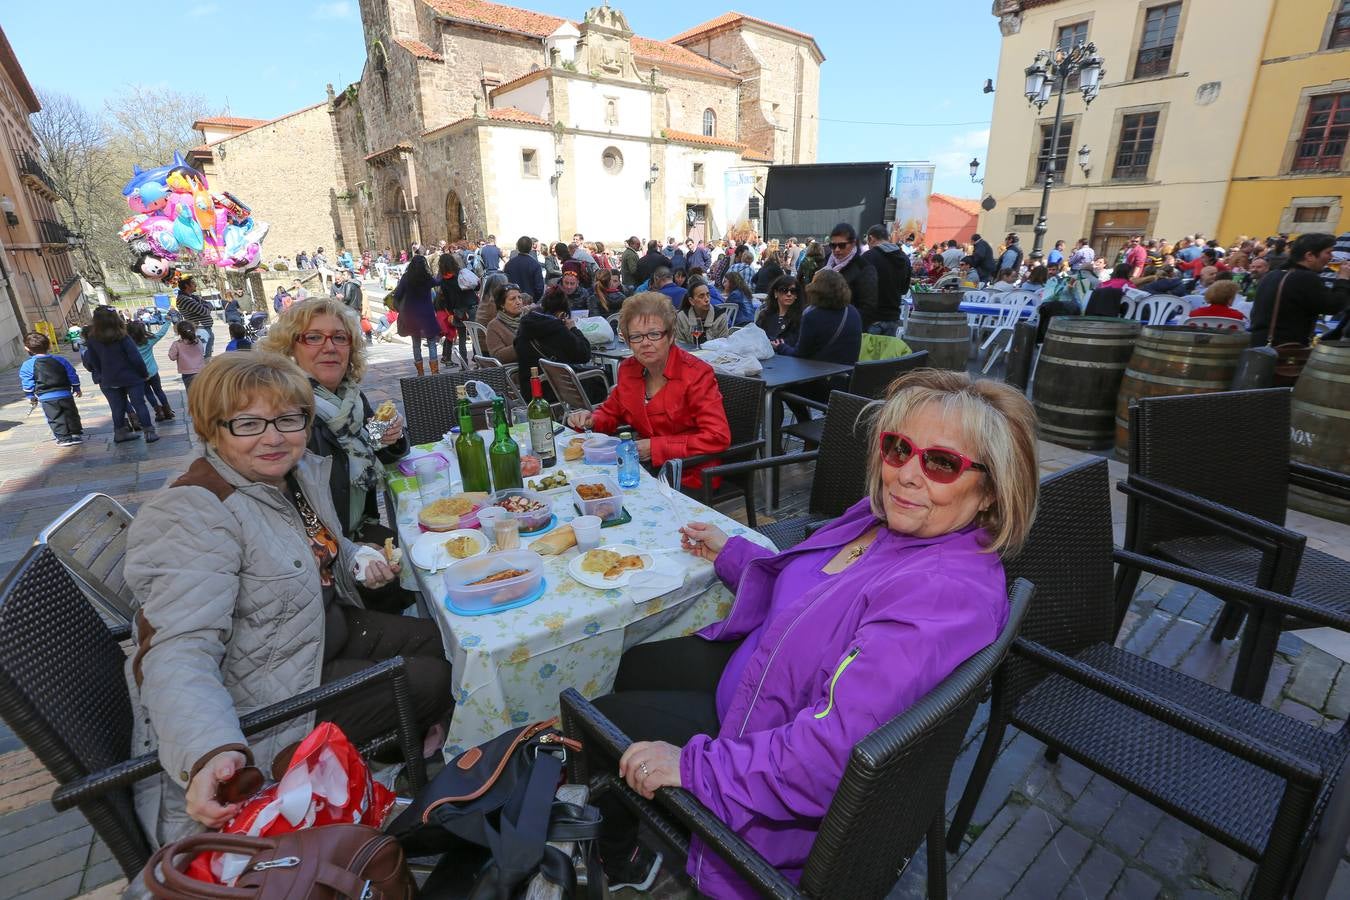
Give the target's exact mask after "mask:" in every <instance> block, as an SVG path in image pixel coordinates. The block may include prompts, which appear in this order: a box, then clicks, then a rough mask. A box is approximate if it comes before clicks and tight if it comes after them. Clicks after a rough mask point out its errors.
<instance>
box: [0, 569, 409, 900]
mask: <svg viewBox="0 0 1350 900" xmlns="http://www.w3.org/2000/svg"><path fill="white" fill-rule="evenodd" d="M130 632H131V629H130V626H129V625H124V626H119V627H117V628H115V629H109V628H108V626H107V625H105V624H104V623H103V621H102V620H101V619H100V618H99V616H98V614H97V613H96V612H95V611H94V609H93V607H92V606H90V604H89V603H88V602H87V601H86V600H85V598H84V594H83V593H82V592H81V591H80V588H79V587H78V586H77V585H76V584H75V582H74V581H73V580H72V579H71V577H70V575H69V573H67V572H66V570H65V568H64V567H63V566H62V565H61V563H60V562H59V561H58V560H57V558H56V556H55V555H54V554H53V553H52V551H51V550H50V549H49V548H47V547H44V546H41V545H37V546H34V547H33V548H32V549H31V550H29V551H28V554H27V555H26V556H25V557H24V558H23V559H22V560H20V562H19V564H18V565H17V566H15V567H14V570H13V571H12V572H10V574H9V576H8V577H7V578H6V579H5V580H4V582H3V584H0V717H3V718H4V720H5V722H6V723H7V724H8V725H9V727H10V728H11V729H13V731H14V733H15V734H16V735H18V737H19V739H20V740H22V741H23V742H24V744H25V745H27V747H28V749H29V750H31V751H32V752H33V754H34V755H35V756H36V757H37V758H38V759H39V760H40V761H41V762H42V764H43V765H44V766H46V767H47V769H48V771H50V772H51V773H52V775H53V776H55V778H56V780H57V781H58V782H59V783H60V784H61V787H60V788H58V789H57V791H56V793H55V794H54V795H53V797H52V805H53V806H55V807H56V808H57V809H58V810H61V811H65V810H67V809H70V808H72V807H75V806H78V807H79V808H80V811H81V812H82V813H84V816H85V818H86V819H88V820H89V824H90V825H92V826H93V827H94V831H95V832H96V833H97V834H98V836H99V837H101V838H102V839H103V841H104V842H105V843H106V844H107V845H108V849H109V850H111V851H112V855H113V857H114V858H115V859H116V860H117V864H118V865H119V866H121V868H122V872H123V873H124V874H125V875H126V876H127V878H128V879H135V878H136V877H137V875H138V873H139V872H140V871H141V869H142V868H143V867H144V865H145V863H146V860H148V859H149V858H150V843H149V841H148V840H147V838H146V835H145V833H144V832H143V831H142V829H141V826H140V822H139V820H138V819H137V818H136V814H135V811H134V809H133V806H132V795H131V789H130V787H131V785H132V784H133V783H135V782H136V781H139V780H141V779H143V778H148V777H150V776H152V775H155V774H156V773H158V772H159V771H160V765H159V757H158V756H157V755H156V754H154V753H147V754H145V755H142V756H137V757H132V755H131V754H132V749H133V748H132V746H131V726H132V708H131V698H130V696H129V695H128V693H127V685H126V679H125V676H124V674H123V667H124V666H125V664H126V654H125V653H124V652H123V651H122V648H121V647H120V646H119V645H118V644H119V642H120V641H124V640H127V639H128V638H129V637H130ZM405 672H406V670H405V669H404V666H403V658H402V657H395V658H394V659H390V660H386V661H385V662H382V663H379V664H378V665H375V666H372V667H371V668H369V669H366V670H364V671H362V672H359V673H357V674H356V675H352V676H349V677H348V678H344V679H342V680H341V681H336V682H333V683H332V684H326V685H324V686H323V687H320V688H317V689H315V690H312V691H306V692H305V693H303V694H299V695H297V696H295V697H292V698H291V699H289V700H286V701H284V702H282V703H278V704H276V705H274V706H271V707H268V708H267V709H263V710H258V711H257V712H254V713H250V714H249V715H247V716H244V717H243V719H241V720H240V725H241V726H242V727H243V730H244V734H256V733H257V732H259V731H262V730H264V729H267V728H271V727H274V726H275V725H278V724H280V723H282V722H285V721H287V720H288V719H293V718H295V717H296V716H298V715H302V714H304V713H307V712H309V711H311V710H313V709H315V708H316V707H318V706H319V705H320V704H322V703H328V702H331V701H333V700H335V699H337V698H340V697H343V696H346V695H348V694H350V693H352V692H353V691H355V690H357V689H360V688H364V687H365V686H367V685H373V684H377V683H381V682H392V685H393V692H394V702H395V704H396V705H397V707H398V710H399V719H400V726H401V727H400V735H399V736H398V737H397V738H395V736H394V735H393V734H392V733H391V734H390V735H385V736H383V737H382V738H380V739H379V740H377V741H375V742H374V743H373V744H370V745H367V746H366V747H364V748H362V749H363V752H367V753H369V752H372V751H373V750H374V749H376V748H377V747H383V746H386V745H388V744H391V743H394V742H395V740H397V742H398V744H399V746H401V747H402V748H403V750H404V752H405V758H406V759H408V760H411V761H412V764H411V768H412V770H413V771H412V773H411V778H412V780H413V782H414V783H415V784H416V785H417V786H418V787H420V786H421V785H422V784H424V783H425V780H426V779H425V770H424V768H423V765H422V754H421V741H420V739H418V738H417V737H416V733H415V730H414V729H415V724H414V723H415V722H416V719H415V718H414V715H413V708H412V702H411V697H410V695H409V693H408V684H407V677H406V674H405Z"/></svg>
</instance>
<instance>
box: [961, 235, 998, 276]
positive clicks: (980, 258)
mask: <svg viewBox="0 0 1350 900" xmlns="http://www.w3.org/2000/svg"><path fill="white" fill-rule="evenodd" d="M970 239H971V241H972V243H973V245H974V249H973V251H972V252H971V254H970V255H969V256H967V257H966V258H965V259H963V260H962V262H964V263H965V264H966V265H968V266H970V267H971V268H972V269H974V270H975V274H976V275H978V276H979V279H980V281H981V282H986V281H993V280H994V274H995V273H996V272H997V271H998V260H996V259H994V248H993V247H991V246H989V242H988V241H986V240H985V239H984V238H982V237H980V236H979V235H978V234H974V235H971V237H970Z"/></svg>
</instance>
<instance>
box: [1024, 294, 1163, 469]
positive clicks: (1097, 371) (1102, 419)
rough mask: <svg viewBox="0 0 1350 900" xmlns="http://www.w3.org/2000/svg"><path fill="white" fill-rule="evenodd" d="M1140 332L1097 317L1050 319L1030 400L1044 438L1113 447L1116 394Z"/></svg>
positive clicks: (1089, 446)
mask: <svg viewBox="0 0 1350 900" xmlns="http://www.w3.org/2000/svg"><path fill="white" fill-rule="evenodd" d="M1141 327H1142V326H1141V325H1140V324H1139V323H1138V322H1135V321H1131V320H1129V319H1112V318H1105V317H1096V316H1055V318H1053V319H1051V320H1050V328H1049V330H1047V331H1046V333H1045V344H1044V345H1043V346H1042V349H1041V358H1040V361H1039V362H1038V363H1037V364H1036V379H1035V384H1034V386H1033V388H1032V400H1031V403H1032V405H1033V406H1034V407H1036V418H1037V423H1038V429H1039V431H1040V434H1041V437H1042V438H1044V439H1045V440H1047V441H1050V442H1051V443H1054V444H1060V445H1061V446H1064V447H1076V448H1079V449H1082V450H1100V449H1102V448H1104V447H1110V446H1111V442H1112V441H1114V440H1115V437H1116V395H1117V394H1119V393H1120V380H1121V378H1122V377H1123V376H1124V375H1125V367H1126V366H1127V365H1128V364H1129V362H1130V355H1131V354H1132V353H1133V352H1134V344H1135V340H1136V339H1137V338H1138V337H1139V330H1140V328H1141Z"/></svg>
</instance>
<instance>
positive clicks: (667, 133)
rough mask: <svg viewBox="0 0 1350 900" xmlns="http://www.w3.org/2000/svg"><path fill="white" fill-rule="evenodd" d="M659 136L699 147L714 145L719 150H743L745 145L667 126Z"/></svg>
mask: <svg viewBox="0 0 1350 900" xmlns="http://www.w3.org/2000/svg"><path fill="white" fill-rule="evenodd" d="M661 136H662V137H664V138H665V139H666V140H668V141H679V142H680V143H681V144H694V145H696V146H699V147H716V148H718V149H719V150H736V151H744V150H745V145H744V144H740V143H737V142H736V141H727V140H723V139H722V138H715V137H707V136H706V135H702V134H693V133H692V132H688V131H675V130H674V129H671V128H667V129H665V130H663V131H662V132H661Z"/></svg>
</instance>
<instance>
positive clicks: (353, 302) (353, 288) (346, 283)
mask: <svg viewBox="0 0 1350 900" xmlns="http://www.w3.org/2000/svg"><path fill="white" fill-rule="evenodd" d="M333 297H334V299H336V300H340V301H342V305H343V306H345V307H347V308H348V309H350V310H351V311H352V312H354V313H356V314H357V315H358V316H359V315H361V307H362V305H363V300H362V297H361V285H360V284H359V283H358V282H357V281H356V279H354V278H352V273H351V272H349V271H347V270H346V269H342V268H340V269H338V270H337V274H336V275H334V277H333Z"/></svg>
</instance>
